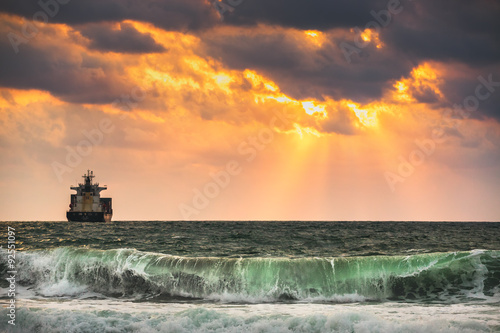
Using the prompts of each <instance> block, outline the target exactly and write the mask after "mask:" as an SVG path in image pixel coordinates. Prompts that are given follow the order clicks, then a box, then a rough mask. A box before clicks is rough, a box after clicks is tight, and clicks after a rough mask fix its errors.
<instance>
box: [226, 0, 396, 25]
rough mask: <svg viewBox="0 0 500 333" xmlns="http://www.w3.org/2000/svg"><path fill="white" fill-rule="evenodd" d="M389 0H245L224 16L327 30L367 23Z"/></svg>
mask: <svg viewBox="0 0 500 333" xmlns="http://www.w3.org/2000/svg"><path fill="white" fill-rule="evenodd" d="M386 5H387V0H385V1H384V0H359V1H351V0H336V1H328V0H308V1H304V0H274V1H268V0H245V1H244V2H243V1H242V3H241V4H240V5H238V6H236V8H235V10H234V11H233V12H227V14H226V13H225V14H226V15H224V20H225V21H226V22H227V23H229V24H234V25H256V24H258V23H265V24H271V25H279V26H284V27H292V28H299V29H316V30H326V29H331V28H338V27H353V26H356V25H364V24H366V23H367V22H368V21H370V20H372V19H373V18H372V17H371V16H370V11H371V10H373V9H377V8H383V7H384V6H386Z"/></svg>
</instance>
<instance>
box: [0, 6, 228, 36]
mask: <svg viewBox="0 0 500 333" xmlns="http://www.w3.org/2000/svg"><path fill="white" fill-rule="evenodd" d="M65 2H67V3H66V4H59V3H58V2H57V1H56V0H47V1H43V0H42V1H41V3H45V4H50V5H48V6H45V7H42V6H40V4H39V3H40V2H36V1H31V2H26V3H21V2H19V1H3V2H2V3H1V4H0V11H3V12H6V13H11V14H16V15H20V16H24V17H26V18H28V19H31V18H32V17H33V14H35V13H36V12H38V11H41V10H43V11H45V12H47V13H49V16H50V22H52V23H66V24H68V25H75V24H85V23H96V22H121V21H124V20H137V21H142V22H150V23H153V24H154V25H156V26H158V27H161V28H163V29H166V30H178V31H180V30H198V29H202V28H206V27H209V26H212V25H214V24H215V23H216V22H218V21H219V19H218V16H217V12H216V11H215V9H214V8H213V7H212V5H211V3H210V2H208V1H204V0H168V1H156V0H131V1H121V0H110V1H104V2H103V1H100V0H88V1H84V2H81V1H65ZM51 13H52V15H50V14H51Z"/></svg>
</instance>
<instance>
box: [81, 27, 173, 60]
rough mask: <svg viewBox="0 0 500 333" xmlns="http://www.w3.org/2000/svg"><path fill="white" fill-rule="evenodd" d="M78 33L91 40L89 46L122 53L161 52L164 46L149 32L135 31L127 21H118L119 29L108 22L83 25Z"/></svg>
mask: <svg viewBox="0 0 500 333" xmlns="http://www.w3.org/2000/svg"><path fill="white" fill-rule="evenodd" d="M80 33H81V34H82V35H83V36H85V37H87V38H89V39H90V40H91V43H90V48H93V49H97V50H100V51H112V52H123V53H152V52H162V51H165V48H164V47H163V46H161V45H160V44H157V43H156V42H155V40H154V39H153V37H151V34H148V33H141V32H139V31H137V30H136V29H135V28H134V27H133V26H132V25H131V24H129V23H120V28H119V29H113V27H112V26H111V25H110V24H102V23H101V24H90V25H85V26H84V27H83V28H82V29H81V30H80Z"/></svg>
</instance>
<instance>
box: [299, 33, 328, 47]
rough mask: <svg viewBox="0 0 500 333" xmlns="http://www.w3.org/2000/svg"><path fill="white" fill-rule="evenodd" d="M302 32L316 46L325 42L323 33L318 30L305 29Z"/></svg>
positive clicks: (320, 45)
mask: <svg viewBox="0 0 500 333" xmlns="http://www.w3.org/2000/svg"><path fill="white" fill-rule="evenodd" d="M304 34H305V35H306V37H307V39H308V40H309V42H311V43H312V44H313V45H315V46H316V47H322V46H323V44H324V43H325V40H326V39H325V35H324V34H323V32H321V31H318V30H305V31H304Z"/></svg>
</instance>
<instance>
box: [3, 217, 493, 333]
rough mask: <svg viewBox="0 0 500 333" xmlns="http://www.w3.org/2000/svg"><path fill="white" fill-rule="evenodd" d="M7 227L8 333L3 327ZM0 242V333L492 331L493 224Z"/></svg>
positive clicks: (228, 226) (109, 233) (175, 225)
mask: <svg viewBox="0 0 500 333" xmlns="http://www.w3.org/2000/svg"><path fill="white" fill-rule="evenodd" d="M9 226H10V227H11V228H14V229H15V231H16V250H17V252H16V258H15V269H16V296H15V299H16V312H15V315H16V317H15V318H16V320H15V324H16V325H11V324H9V323H8V320H9V317H8V316H7V315H8V314H9V309H8V308H7V305H8V304H9V301H10V300H11V297H9V296H8V291H9V282H7V280H6V278H7V277H9V274H8V271H9V270H10V268H8V265H7V263H8V261H7V251H6V246H5V245H4V244H7V228H8V227H9ZM0 228H1V230H0V244H2V245H4V246H3V249H0V256H1V261H0V274H1V276H2V280H1V282H0V287H1V289H0V302H1V303H2V309H1V311H0V332H144V333H146V332H495V331H500V223H480V222H467V223H466V222H301V221H287V222H279V221H266V222H263V221H245V222H241V221H239V222H235V221H224V222H221V221H219V222H218V221H207V222H162V221H150V222H145V221H141V222H138V221H136V222H134V221H130V222H113V223H69V222H3V223H0Z"/></svg>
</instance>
